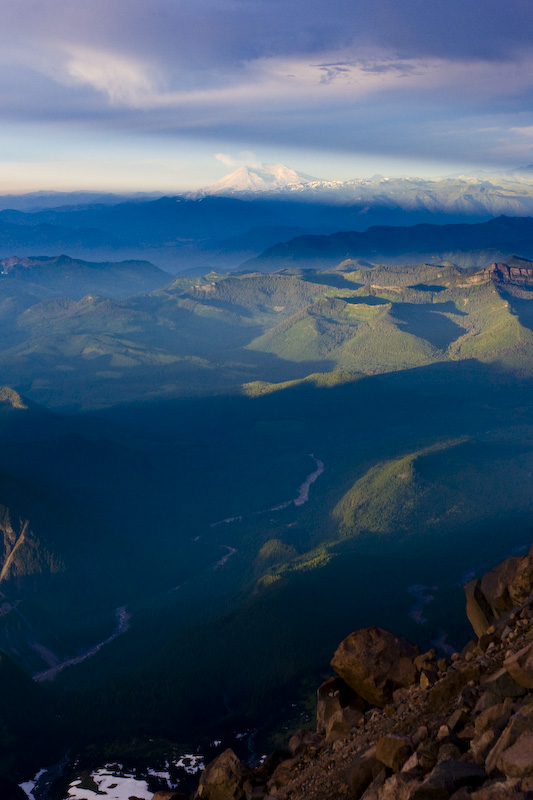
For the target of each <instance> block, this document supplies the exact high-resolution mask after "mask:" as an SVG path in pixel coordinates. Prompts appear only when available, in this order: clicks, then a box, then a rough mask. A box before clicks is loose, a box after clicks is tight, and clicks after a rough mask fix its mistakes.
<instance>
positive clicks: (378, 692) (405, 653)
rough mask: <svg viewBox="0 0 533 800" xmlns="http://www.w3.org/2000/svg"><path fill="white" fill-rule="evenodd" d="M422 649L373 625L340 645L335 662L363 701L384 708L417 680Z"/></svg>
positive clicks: (343, 676)
mask: <svg viewBox="0 0 533 800" xmlns="http://www.w3.org/2000/svg"><path fill="white" fill-rule="evenodd" d="M418 655H419V650H417V649H416V648H415V647H413V645H412V644H410V642H408V641H407V639H404V638H402V637H401V636H395V635H394V634H393V633H389V631H384V630H383V629H382V628H377V627H376V626H373V627H372V628H364V629H363V630H360V631H355V633H351V634H350V635H349V636H347V637H346V639H344V641H342V642H341V643H340V645H339V646H338V648H337V650H336V652H335V655H334V656H333V659H332V661H331V666H332V667H333V669H334V670H335V672H336V673H337V674H338V675H340V676H341V678H342V679H343V680H344V681H345V683H346V684H347V685H348V686H349V687H350V689H352V690H353V691H354V692H356V693H357V694H358V695H360V697H362V698H363V700H366V702H367V703H370V705H373V706H380V707H381V708H383V707H384V706H386V705H387V704H388V703H390V702H391V700H392V695H393V693H394V691H395V690H396V689H402V688H403V689H405V688H406V687H408V686H411V685H412V684H413V683H414V682H415V680H416V674H417V671H416V667H415V665H414V663H413V662H414V659H415V658H416V657H417V656H418Z"/></svg>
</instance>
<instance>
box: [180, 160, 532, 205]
mask: <svg viewBox="0 0 533 800" xmlns="http://www.w3.org/2000/svg"><path fill="white" fill-rule="evenodd" d="M258 194H261V195H265V194H268V195H272V196H275V197H276V198H277V199H292V200H294V199H295V198H296V197H298V198H300V199H302V200H305V201H306V202H313V203H325V204H332V205H335V204H342V205H357V206H360V207H361V208H362V209H366V210H370V209H371V208H375V207H381V208H391V209H392V208H396V209H402V210H404V211H429V212H431V213H436V212H446V213H451V214H457V213H462V214H465V215H474V216H479V215H480V214H481V215H482V214H490V215H499V214H511V215H513V216H520V215H524V214H529V213H531V211H532V210H533V167H532V166H528V167H524V168H522V169H518V170H512V171H510V172H500V173H494V174H490V173H478V174H476V175H459V176H450V177H441V178H431V179H424V178H416V177H402V178H386V177H383V176H382V175H376V176H375V177H373V178H370V179H367V178H356V179H353V180H347V181H338V180H337V181H326V180H319V179H317V178H312V177H310V176H308V175H304V174H302V173H298V172H296V171H295V170H293V169H290V168H289V167H286V166H285V165H283V164H261V165H259V166H256V167H255V166H254V167H246V166H243V167H239V169H237V170H235V172H232V173H231V174H230V175H227V176H225V177H224V178H222V179H221V180H219V181H217V182H216V183H213V184H210V185H209V186H206V187H205V188H204V189H203V190H201V191H200V192H197V193H195V194H193V195H192V196H195V197H202V196H207V195H223V196H226V197H227V196H238V197H248V198H251V197H254V196H257V195H258Z"/></svg>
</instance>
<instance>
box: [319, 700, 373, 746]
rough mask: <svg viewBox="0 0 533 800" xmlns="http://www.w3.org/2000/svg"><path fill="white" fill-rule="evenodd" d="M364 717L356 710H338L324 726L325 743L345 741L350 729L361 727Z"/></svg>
mask: <svg viewBox="0 0 533 800" xmlns="http://www.w3.org/2000/svg"><path fill="white" fill-rule="evenodd" d="M364 720H365V715H364V714H363V713H362V712H361V711H358V710H357V709H356V708H350V706H347V707H346V708H339V710H338V711H336V712H335V713H334V714H333V715H332V716H331V717H330V718H329V720H328V724H327V725H326V742H335V741H337V739H345V738H346V737H347V736H348V734H349V733H350V731H351V730H352V728H357V727H358V726H359V725H362V724H363V722H364Z"/></svg>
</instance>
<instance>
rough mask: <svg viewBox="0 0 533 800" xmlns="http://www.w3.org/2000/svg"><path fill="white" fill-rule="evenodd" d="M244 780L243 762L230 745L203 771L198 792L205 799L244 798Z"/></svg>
mask: <svg viewBox="0 0 533 800" xmlns="http://www.w3.org/2000/svg"><path fill="white" fill-rule="evenodd" d="M244 782H245V774H244V770H243V767H242V764H241V762H240V761H239V759H238V758H237V756H236V755H235V753H234V752H233V750H232V749H231V748H229V747H228V749H227V750H224V752H223V753H221V754H220V755H219V756H217V758H215V759H214V761H211V763H210V764H208V765H207V767H206V768H205V770H204V771H203V772H202V777H201V778H200V784H199V786H198V791H197V794H198V797H201V798H203V799H204V800H244V798H245V796H246V795H245V791H244Z"/></svg>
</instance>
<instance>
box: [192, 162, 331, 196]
mask: <svg viewBox="0 0 533 800" xmlns="http://www.w3.org/2000/svg"><path fill="white" fill-rule="evenodd" d="M316 180H317V179H316V178H312V177H311V176H310V175H304V174H303V173H301V172H296V170H294V169H291V168H290V167H286V166H285V165H284V164H260V165H259V166H256V167H239V168H238V169H236V170H235V171H234V172H232V173H231V174H230V175H226V176H225V177H224V178H221V179H220V180H219V181H216V183H212V184H210V185H209V186H206V187H205V188H204V189H202V190H201V192H200V194H202V195H232V194H241V193H249V192H253V193H256V192H276V191H280V190H284V189H289V190H290V189H291V188H292V187H299V186H306V185H308V184H309V182H316Z"/></svg>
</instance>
